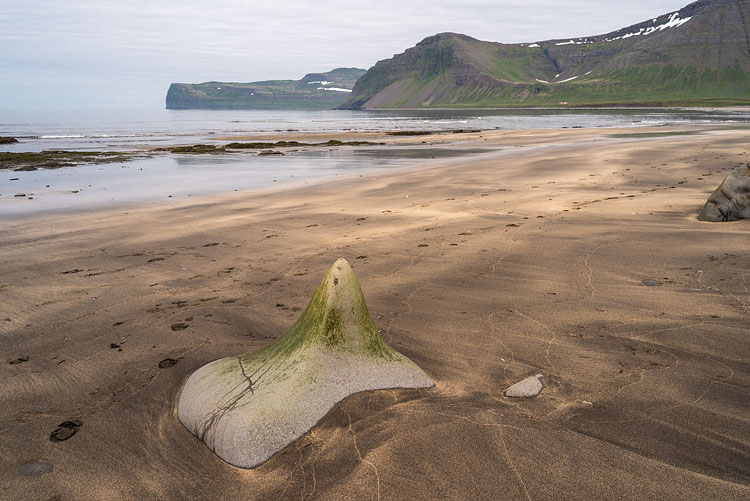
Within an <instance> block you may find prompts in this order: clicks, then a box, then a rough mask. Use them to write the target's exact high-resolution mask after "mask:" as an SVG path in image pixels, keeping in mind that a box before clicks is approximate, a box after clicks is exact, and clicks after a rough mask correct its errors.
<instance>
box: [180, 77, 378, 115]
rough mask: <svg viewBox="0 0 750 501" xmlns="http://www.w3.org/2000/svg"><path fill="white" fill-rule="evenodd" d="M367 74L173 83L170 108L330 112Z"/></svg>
mask: <svg viewBox="0 0 750 501" xmlns="http://www.w3.org/2000/svg"><path fill="white" fill-rule="evenodd" d="M364 73H365V70H361V69H359V68H337V69H335V70H332V71H329V72H326V73H310V74H307V75H305V76H304V78H302V79H300V80H268V81H264V82H251V83H234V82H230V83H228V82H205V83H200V84H184V83H173V84H172V85H170V86H169V90H168V91H167V109H313V110H317V109H327V110H330V109H332V108H335V107H336V106H338V105H340V104H341V103H342V102H344V100H346V98H348V97H349V94H350V93H351V90H352V87H353V86H354V83H355V82H356V81H357V79H358V78H359V77H361V76H362V75H363V74H364Z"/></svg>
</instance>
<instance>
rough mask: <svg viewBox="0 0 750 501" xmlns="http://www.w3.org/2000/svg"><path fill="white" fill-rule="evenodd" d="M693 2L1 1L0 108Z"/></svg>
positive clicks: (620, 22)
mask: <svg viewBox="0 0 750 501" xmlns="http://www.w3.org/2000/svg"><path fill="white" fill-rule="evenodd" d="M687 3H689V0H630V1H628V2H604V1H602V0H571V1H565V0H496V1H490V0H429V1H422V0H419V1H406V0H379V1H377V2H366V3H365V2H352V1H339V0H318V1H316V2H292V1H286V0H276V1H272V2H253V1H237V0H198V1H191V0H179V1H173V0H165V1H158V0H151V1H145V0H132V1H127V2H126V1H109V0H74V1H71V0H56V1H50V0H27V1H25V2H20V1H15V0H0V75H2V78H0V110H2V109H25V108H75V107H85V108H143V109H145V108H161V107H164V97H165V95H166V91H167V88H168V86H169V84H170V82H204V81H208V80H219V81H236V82H237V81H239V82H250V81H255V80H264V79H282V78H291V79H297V78H301V77H302V76H303V75H304V74H305V73H310V72H317V71H328V70H331V69H333V68H336V67H341V66H347V67H350V66H356V67H360V68H365V69H367V68H369V67H370V66H372V65H373V64H375V62H376V61H378V60H380V59H385V58H388V57H391V56H392V55H393V54H396V53H399V52H403V51H404V49H406V48H408V47H411V46H413V45H414V44H415V43H417V42H419V41H420V40H421V39H423V38H425V37H427V36H429V35H433V34H435V33H440V32H444V31H454V32H459V33H465V34H467V35H471V36H473V37H475V38H479V39H481V40H491V41H495V42H509V43H510V42H534V41H541V40H548V39H554V38H567V37H578V36H585V35H596V34H601V33H606V32H609V31H612V30H615V29H618V28H622V27H625V26H628V25H630V24H635V23H637V22H641V21H644V20H646V19H649V18H653V17H655V16H657V15H661V14H665V13H668V12H671V11H674V10H677V9H679V8H681V7H684V6H685V5H686V4H687Z"/></svg>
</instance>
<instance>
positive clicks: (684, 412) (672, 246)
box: [0, 124, 750, 500]
mask: <svg viewBox="0 0 750 501" xmlns="http://www.w3.org/2000/svg"><path fill="white" fill-rule="evenodd" d="M673 132H680V134H677V135H670V134H672V133H673ZM684 132H690V133H691V134H684ZM643 133H659V134H656V135H652V136H648V135H647V136H644V135H642V134H643ZM612 135H618V137H612ZM310 137H311V136H308V137H307V139H310ZM350 137H354V135H351V136H350ZM367 137H368V138H369V139H370V140H373V139H374V137H375V136H372V135H368V136H367ZM340 138H342V135H341V134H337V137H336V139H340ZM348 138H349V137H347V139H348ZM232 139H233V140H238V139H237V138H236V137H233V138H232ZM245 139H247V140H250V139H254V140H259V139H261V138H260V137H257V136H256V137H253V138H245ZM274 139H275V140H279V139H280V138H279V137H278V136H274ZM288 139H289V140H304V139H305V137H304V136H299V135H296V136H293V137H292V136H290V137H289V138H288ZM314 139H315V140H326V139H329V137H328V136H324V135H316V136H315V137H314ZM392 141H393V142H396V141H398V142H400V143H404V144H421V142H422V141H426V142H427V143H428V144H432V145H434V146H441V145H447V146H450V147H451V148H496V149H498V150H500V151H498V152H497V154H494V153H493V154H489V155H487V156H480V157H469V158H465V159H464V158H460V157H459V158H450V159H441V160H439V161H436V162H435V163H434V164H433V163H430V164H429V165H427V166H425V167H420V168H412V169H402V170H398V171H394V172H393V173H388V174H385V173H378V174H366V175H362V176H353V177H349V178H346V179H340V180H335V181H327V182H322V183H320V182H319V183H311V184H310V185H308V186H297V185H295V186H288V187H282V188H277V189H266V190H256V191H249V192H237V193H230V194H226V195H220V196H210V197H194V198H193V199H191V200H188V201H174V202H171V201H170V202H164V203H159V204H151V205H148V206H133V207H127V208H122V207H117V208H113V209H97V210H92V211H84V212H77V213H65V214H46V215H35V216H28V217H17V218H11V219H4V220H3V222H2V225H1V226H0V269H2V270H3V272H2V274H0V340H1V341H0V379H1V380H2V381H3V384H2V385H0V454H2V457H3V458H4V459H3V461H2V462H0V488H2V494H1V495H0V497H3V498H9V499H29V500H31V499H34V500H38V499H59V500H69V499H122V498H130V499H186V498H194V499H201V498H215V499H271V498H278V499H300V498H314V499H357V500H363V499H372V500H381V499H382V500H385V499H533V500H537V499H615V498H616V499H633V500H635V499H743V498H744V499H747V498H748V497H750V434H748V429H750V417H749V416H750V412H749V411H750V391H749V388H750V337H748V327H749V326H750V292H749V289H748V288H749V287H750V221H747V220H745V221H737V222H730V223H706V222H700V221H698V220H697V219H696V216H697V213H698V211H699V210H700V208H701V206H702V204H703V203H704V202H705V200H706V198H707V197H708V195H709V194H710V193H711V192H712V191H713V190H714V189H715V188H716V187H717V186H718V185H719V183H720V182H721V181H722V180H723V179H724V177H725V176H726V175H727V174H729V172H730V171H731V170H732V169H733V168H735V167H736V166H738V165H740V164H744V163H747V162H750V142H749V141H748V131H747V129H740V128H738V129H731V128H727V127H709V126H706V127H702V126H700V125H695V124H693V125H684V126H679V127H659V128H643V127H641V128H637V129H575V130H574V129H565V130H561V129H557V130H544V131H491V132H480V133H471V134H453V135H451V134H444V135H440V136H426V137H409V138H394V139H392ZM394 147H396V146H394ZM339 257H344V258H346V259H347V260H348V261H349V262H350V263H351V264H352V266H353V268H354V270H355V272H356V274H357V276H358V278H359V281H360V283H361V285H362V288H363V290H364V294H365V297H366V299H367V302H368V306H369V309H370V312H371V313H372V316H373V318H374V320H375V324H376V326H377V327H378V329H379V330H380V331H381V333H382V335H383V337H384V338H385V339H386V340H387V341H388V342H389V343H390V344H391V345H392V346H393V347H394V348H396V349H397V350H399V351H400V352H402V353H403V354H405V355H407V356H408V357H409V358H410V359H411V360H413V361H414V362H415V363H417V364H418V365H419V366H420V367H421V368H422V369H424V371H425V372H426V373H427V374H428V375H429V377H430V378H432V379H433V380H434V381H435V383H436V387H435V388H433V389H428V390H393V391H391V390H385V391H376V392H366V393H361V394H358V395H354V396H352V397H349V398H347V399H346V400H344V401H343V402H341V403H340V404H339V405H337V406H336V407H335V408H334V409H333V410H332V411H331V412H330V413H329V414H328V415H327V416H326V417H325V418H324V419H323V420H322V421H321V422H320V423H319V424H318V426H316V427H315V428H314V429H313V430H312V431H311V432H310V433H308V434H307V435H306V436H304V437H303V438H301V439H300V440H298V441H296V442H294V443H293V444H291V445H289V446H288V447H287V448H286V449H284V450H283V451H282V452H280V453H278V454H277V455H275V456H274V457H273V458H271V460H269V461H268V462H267V463H265V464H263V465H262V466H260V467H258V468H257V469H254V470H243V469H239V468H235V467H232V466H230V465H228V464H226V463H224V462H223V461H222V460H221V459H219V458H218V457H217V456H215V455H214V454H213V453H212V452H211V451H210V450H209V449H208V448H207V447H206V446H205V445H204V444H203V443H202V442H200V441H199V440H198V439H196V438H195V437H194V436H193V435H192V434H191V433H190V432H189V431H188V430H187V429H186V428H184V427H183V426H182V425H181V424H180V422H179V421H178V419H177V417H176V402H177V396H178V395H179V393H180V390H181V388H182V385H183V384H184V382H185V381H186V379H187V378H188V376H189V375H190V374H191V373H192V372H193V371H195V370H196V369H198V368H199V367H201V366H203V365H204V364H206V363H208V362H210V361H213V360H216V359H218V358H222V357H227V356H231V355H236V354H238V353H242V352H244V351H248V350H249V349H252V348H254V347H260V346H262V345H264V344H265V343H267V342H269V340H271V339H274V338H277V337H279V336H280V335H282V334H283V333H284V332H285V331H286V330H287V329H288V328H289V326H290V325H291V324H292V323H293V322H294V321H295V320H296V318H297V317H298V316H299V315H300V313H301V311H302V310H303V309H304V308H305V306H306V305H307V302H308V301H309V299H310V297H311V295H312V293H313V291H314V290H315V287H316V286H317V285H318V282H319V281H320V280H321V278H322V276H323V274H324V273H325V271H326V270H327V269H328V267H329V266H330V265H331V264H332V263H333V262H334V261H335V260H336V259H337V258H339ZM644 281H645V283H647V284H651V285H650V286H649V285H645V283H644ZM535 374H542V375H543V376H544V378H543V382H544V385H545V387H544V389H543V391H542V393H541V394H540V395H539V396H538V397H536V398H533V399H524V400H518V399H509V398H506V397H504V396H503V390H504V389H505V388H507V387H508V386H510V385H511V384H513V383H515V382H517V381H520V380H521V379H523V378H526V377H528V376H531V375H535ZM72 420H78V421H79V422H80V426H78V427H77V428H76V429H77V433H76V434H75V435H73V436H72V437H70V438H69V439H67V440H65V441H62V442H53V441H51V440H50V433H51V432H53V430H55V429H56V428H57V427H58V425H60V424H61V423H62V422H64V421H72ZM35 465H36V466H35ZM39 465H42V466H39ZM49 465H51V466H49ZM49 470H52V471H49ZM36 473H40V474H36Z"/></svg>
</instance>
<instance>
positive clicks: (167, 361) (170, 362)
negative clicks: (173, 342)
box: [159, 358, 177, 369]
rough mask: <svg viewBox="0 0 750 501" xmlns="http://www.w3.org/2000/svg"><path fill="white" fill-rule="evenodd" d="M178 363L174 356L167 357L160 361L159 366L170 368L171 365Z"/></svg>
mask: <svg viewBox="0 0 750 501" xmlns="http://www.w3.org/2000/svg"><path fill="white" fill-rule="evenodd" d="M176 363H177V360H175V359H174V358H165V359H164V360H162V361H161V362H159V368H160V369H168V368H170V367H174V365H175V364H176Z"/></svg>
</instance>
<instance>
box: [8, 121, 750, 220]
mask: <svg viewBox="0 0 750 501" xmlns="http://www.w3.org/2000/svg"><path fill="white" fill-rule="evenodd" d="M737 128H742V127H739V126H738V127H737ZM728 129H729V130H732V129H734V127H729V128H728ZM720 130H727V127H726V126H725V125H724V126H722V125H717V124H681V125H673V126H665V125H658V126H638V127H612V128H599V127H597V128H563V129H521V130H485V131H470V132H462V133H456V132H434V133H431V134H425V135H409V136H401V137H399V136H384V135H383V134H379V135H374V136H370V135H368V136H364V137H363V136H361V135H360V134H358V133H355V132H352V133H349V134H344V135H342V134H339V133H327V134H287V135H283V136H276V139H277V140H280V141H302V142H304V141H327V140H331V139H336V140H342V139H343V140H344V141H348V140H355V139H368V140H369V139H378V140H384V141H388V142H387V143H385V144H378V145H372V146H369V145H368V146H346V145H345V146H334V147H331V146H329V145H323V144H321V145H315V146H310V145H306V146H300V147H294V148H279V149H277V151H283V152H285V155H286V157H285V158H276V159H271V163H270V164H268V166H269V167H270V166H274V167H273V168H276V169H277V170H278V172H277V173H276V174H274V175H272V176H271V177H272V178H278V179H272V180H271V179H267V180H266V181H257V182H256V183H255V184H257V185H256V186H252V187H249V188H238V186H236V185H235V184H234V183H232V181H231V179H230V180H229V181H228V183H229V184H227V185H226V186H224V187H223V188H221V186H223V185H221V186H219V187H217V188H214V189H210V190H208V191H206V190H207V188H206V186H204V185H203V183H202V182H201V181H200V178H196V181H193V183H192V185H191V183H190V181H189V180H186V179H183V178H181V177H175V178H174V181H172V182H173V183H176V184H178V185H179V186H181V187H182V188H181V190H182V192H181V193H182V194H181V195H177V193H175V192H174V189H173V188H169V187H166V186H165V187H164V188H163V189H161V190H160V191H156V192H154V193H153V194H150V195H148V194H144V193H142V192H141V191H140V190H138V193H137V197H138V198H137V199H135V200H132V201H129V200H126V199H123V196H126V195H128V191H126V190H127V186H129V185H127V184H123V183H124V180H120V181H117V178H113V179H111V180H109V179H108V178H107V177H105V178H104V179H103V180H101V181H98V182H97V181H92V180H91V179H90V178H88V177H87V175H86V174H85V172H84V171H83V170H72V171H68V172H66V171H63V172H61V173H60V175H62V176H63V178H67V177H69V175H71V174H72V175H73V176H74V177H75V176H80V177H81V180H80V181H79V183H78V184H80V187H77V185H76V184H75V183H74V182H73V181H70V183H73V184H70V186H69V187H68V188H69V189H68V190H67V191H65V190H64V189H63V190H62V191H61V189H60V186H58V185H57V184H55V181H54V180H50V179H49V178H47V179H46V180H45V181H40V182H41V183H42V184H44V183H53V184H52V188H49V185H48V188H49V189H48V190H46V192H48V193H49V195H46V194H45V190H43V189H42V192H41V193H40V192H39V191H38V190H39V188H37V189H34V188H29V189H26V190H24V189H21V191H22V192H23V193H24V195H26V197H25V198H22V199H21V200H18V199H16V197H14V196H13V193H15V192H18V190H16V191H15V192H13V191H12V190H11V191H8V190H3V192H2V195H0V196H2V198H1V199H0V203H4V204H6V205H5V208H6V209H5V213H4V214H0V220H7V221H11V222H12V221H13V220H14V219H18V218H24V219H26V218H29V217H32V218H33V217H34V216H35V215H43V214H49V215H54V214H73V213H80V214H85V213H86V212H87V211H92V210H97V209H101V208H103V207H104V206H105V204H106V205H113V204H114V205H115V206H116V210H126V209H131V210H132V209H137V208H138V207H140V206H158V205H159V204H168V205H174V204H179V203H180V202H181V201H182V202H186V203H190V200H204V201H205V200H210V199H211V198H212V197H222V196H229V195H231V194H233V193H239V196H246V195H249V194H253V193H256V192H258V193H261V192H265V191H269V192H273V191H274V190H276V189H282V190H290V189H299V188H304V187H305V186H309V185H317V184H320V183H327V182H336V181H337V180H340V179H347V178H356V177H363V176H371V177H377V176H378V175H381V174H382V175H389V174H393V175H395V174H397V173H403V172H407V171H409V170H412V169H423V168H428V169H429V168H435V167H436V166H439V165H442V164H445V163H446V162H447V163H449V164H450V163H455V162H457V161H460V158H455V157H454V155H457V154H460V152H464V154H465V155H479V157H486V158H488V159H489V158H496V157H507V156H512V155H514V154H516V153H518V152H520V151H521V150H522V149H523V148H526V149H527V150H528V148H529V147H532V148H537V147H545V145H547V146H550V147H555V148H560V147H566V148H567V147H576V146H583V145H585V144H586V142H587V141H613V140H615V141H617V140H619V141H622V140H627V139H632V140H643V139H646V138H648V139H651V137H644V138H641V137H639V136H649V135H652V134H653V135H655V136H657V137H659V136H662V135H665V136H670V135H673V134H674V135H682V134H705V133H710V132H712V131H720ZM616 136H621V137H616ZM631 136H632V137H631ZM218 139H219V140H226V139H227V138H218ZM236 139H237V140H240V141H262V140H266V139H269V138H268V137H266V136H242V137H239V138H236ZM414 148H416V149H417V150H414ZM258 151H260V150H258ZM323 151H335V152H339V153H341V154H351V155H355V157H352V161H354V160H355V159H356V155H359V154H370V152H372V154H373V155H375V158H377V157H378V156H379V155H381V156H384V158H385V157H387V155H386V153H387V152H392V154H393V155H394V157H395V158H400V157H402V156H403V157H404V160H403V161H402V163H404V162H405V158H406V157H408V156H409V155H410V154H411V152H414V151H417V152H418V151H424V152H427V151H432V152H433V153H434V154H433V155H432V160H431V159H428V158H427V157H424V158H422V159H420V160H415V161H413V162H406V165H401V166H389V165H388V161H387V160H384V161H385V162H386V163H385V164H384V166H385V167H384V168H381V167H377V166H376V164H373V166H371V167H369V168H368V167H366V166H365V167H363V168H361V169H359V170H356V171H354V172H346V171H342V172H340V173H335V174H332V175H327V176H323V177H317V176H316V175H314V174H313V172H314V171H310V173H308V174H307V175H304V174H302V175H301V176H300V174H299V173H298V172H297V171H296V170H291V171H289V172H294V174H292V175H291V176H292V177H291V178H290V177H286V178H284V175H283V172H282V171H283V169H284V168H285V166H290V167H293V166H295V165H301V164H303V163H304V162H308V163H311V164H310V165H314V164H315V162H324V161H325V160H324V159H320V160H317V159H314V158H310V159H307V158H306V157H305V155H306V154H307V153H310V152H323ZM480 151H481V153H479V152H480ZM143 154H145V155H148V152H147V151H146V152H144V153H143ZM135 155H136V160H134V161H130V162H124V165H122V166H108V165H106V163H108V162H104V163H101V164H96V163H91V164H81V165H77V166H68V167H60V168H59V169H88V171H87V172H90V173H94V172H95V171H96V172H101V171H102V170H103V169H104V170H106V171H107V172H111V173H113V174H114V175H118V174H120V173H122V172H130V171H135V170H136V169H137V170H138V173H137V174H138V179H137V181H134V182H136V183H137V184H135V185H133V186H132V187H131V188H130V190H131V192H132V194H133V195H135V194H136V192H135V191H133V190H136V189H137V186H138V185H139V184H140V185H143V184H145V185H153V184H154V182H155V181H156V182H158V183H160V184H164V183H165V181H167V180H168V179H169V178H163V175H162V174H161V173H160V169H161V166H163V165H165V162H172V161H178V162H189V163H191V164H192V163H196V164H200V163H201V162H202V161H205V162H206V164H207V166H206V169H208V168H209V167H208V166H209V165H210V164H211V162H212V161H215V160H216V159H218V160H220V161H221V162H222V163H223V162H238V163H239V164H244V163H245V162H251V163H250V164H247V165H248V166H249V167H252V165H253V164H252V162H258V161H261V159H260V158H256V157H257V154H256V153H255V151H254V150H239V151H226V152H221V153H186V154H170V153H163V152H159V153H157V154H152V155H150V156H146V157H144V158H137V155H140V153H135ZM214 155H217V157H214ZM389 155H390V153H389ZM440 155H448V156H447V157H445V158H437V157H439V156H440ZM180 159H182V160H180ZM139 160H140V161H141V162H139ZM144 160H145V162H144ZM116 163H120V162H116ZM151 164H153V165H151ZM239 164H238V165H239ZM100 166H101V167H100ZM116 167H119V169H116ZM126 167H127V170H125V171H123V170H122V169H125V168H126ZM57 169H58V168H55V169H46V168H44V167H40V168H39V169H38V170H36V171H32V173H30V174H27V173H23V172H18V171H11V170H8V171H6V172H7V174H9V175H13V176H14V177H17V178H22V177H23V176H24V175H28V177H35V176H42V179H44V176H45V175H47V176H54V174H55V173H53V172H49V171H50V170H57ZM144 169H145V170H144ZM118 170H119V171H120V172H118ZM212 170H214V171H215V170H216V167H213V168H212ZM207 172H208V171H207ZM249 172H251V173H252V171H249ZM274 172H275V171H274ZM174 175H175V176H179V175H180V171H175V174H174ZM295 175H296V178H295ZM286 176H289V174H288V173H287V174H286ZM152 178H153V180H151V179H152ZM92 182H93V183H95V184H93V185H92V184H91V183H92ZM196 183H197V184H196ZM42 184H40V185H39V187H41V186H42ZM193 185H194V187H193V189H192V191H193V192H192V193H190V191H191V188H190V186H193ZM19 186H24V185H23V183H22V184H21V185H19ZM12 187H14V186H11V188H12ZM118 189H119V190H120V191H119V192H118V191H117V190H118ZM102 190H103V191H102ZM185 190H187V191H185ZM71 193H72V195H71ZM175 195H176V196H175ZM50 196H51V197H52V198H51V201H47V198H49V197H50ZM40 197H41V198H40ZM65 197H67V199H66V198H65ZM71 197H74V198H75V200H73V199H72V198H71ZM105 197H106V199H105ZM110 197H111V201H110ZM26 198H32V199H33V200H28V201H27V200H26ZM23 203H27V204H28V203H32V204H34V205H33V206H32V208H29V209H27V210H26V212H23V209H21V211H20V212H19V210H15V211H14V210H13V209H14V208H15V207H18V205H17V204H23ZM45 203H46V204H47V207H42V206H41V205H42V204H45ZM10 204H13V205H10Z"/></svg>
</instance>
